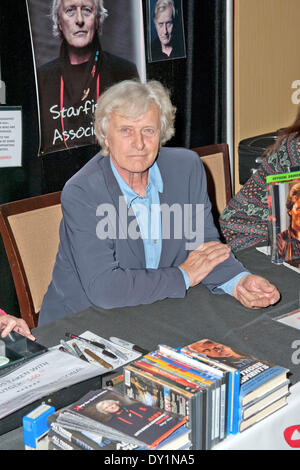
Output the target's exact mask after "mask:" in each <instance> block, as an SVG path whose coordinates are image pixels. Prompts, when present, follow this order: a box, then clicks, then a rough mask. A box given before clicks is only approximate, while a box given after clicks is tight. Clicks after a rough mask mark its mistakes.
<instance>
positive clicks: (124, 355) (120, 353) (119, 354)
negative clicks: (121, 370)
mask: <svg viewBox="0 0 300 470" xmlns="http://www.w3.org/2000/svg"><path fill="white" fill-rule="evenodd" d="M107 347H108V348H109V349H110V350H111V351H112V352H113V353H114V354H116V356H118V357H120V358H121V359H123V360H124V361H128V356H127V354H125V353H123V352H122V351H120V350H119V349H118V348H115V347H114V346H112V345H111V344H109V346H107Z"/></svg>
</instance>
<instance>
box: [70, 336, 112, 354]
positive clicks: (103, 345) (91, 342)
mask: <svg viewBox="0 0 300 470" xmlns="http://www.w3.org/2000/svg"><path fill="white" fill-rule="evenodd" d="M65 336H66V337H67V338H73V339H78V340H79V341H82V342H84V343H87V344H92V345H93V346H96V347H97V348H100V349H103V351H102V354H104V355H105V356H108V357H111V358H112V359H117V356H116V355H115V354H113V353H112V352H110V351H107V349H106V346H105V344H103V343H98V341H91V340H89V339H86V338H83V337H82V336H77V335H74V334H72V333H65Z"/></svg>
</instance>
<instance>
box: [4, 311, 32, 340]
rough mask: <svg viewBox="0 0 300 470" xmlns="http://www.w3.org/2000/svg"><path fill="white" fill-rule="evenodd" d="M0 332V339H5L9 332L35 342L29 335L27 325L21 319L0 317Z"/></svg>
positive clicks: (9, 316) (8, 316)
mask: <svg viewBox="0 0 300 470" xmlns="http://www.w3.org/2000/svg"><path fill="white" fill-rule="evenodd" d="M1 330H2V331H1ZM0 331H1V338H5V337H6V336H7V335H8V334H9V333H10V332H11V331H16V333H19V334H20V335H23V336H26V337H27V338H29V339H31V340H32V341H34V340H35V337H34V336H32V334H31V333H30V329H29V327H28V325H27V323H26V322H25V321H24V320H22V319H21V318H16V317H13V316H12V315H0Z"/></svg>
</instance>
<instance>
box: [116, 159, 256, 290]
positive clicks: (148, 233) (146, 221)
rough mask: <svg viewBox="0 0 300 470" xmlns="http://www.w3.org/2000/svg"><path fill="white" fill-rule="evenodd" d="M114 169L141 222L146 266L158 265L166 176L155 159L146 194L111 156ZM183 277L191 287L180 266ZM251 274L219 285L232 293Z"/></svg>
mask: <svg viewBox="0 0 300 470" xmlns="http://www.w3.org/2000/svg"><path fill="white" fill-rule="evenodd" d="M110 165H111V169H112V172H113V174H114V176H115V178H116V180H117V182H118V184H119V186H120V189H121V192H122V194H123V196H124V197H125V200H126V203H127V207H128V208H130V207H131V208H132V210H133V212H134V215H135V217H136V219H137V223H138V225H139V229H140V233H141V238H142V240H143V244H144V252H145V260H146V268H147V269H157V268H158V266H159V261H160V255H161V247H162V238H161V214H160V199H159V193H162V192H163V180H162V177H161V174H160V171H159V168H158V165H157V163H156V162H155V163H154V164H153V165H152V166H151V168H149V182H148V185H147V188H146V195H145V197H143V196H140V195H139V194H137V193H136V192H135V191H133V189H132V188H131V187H130V186H129V185H128V184H127V183H126V182H125V181H124V179H123V178H122V177H121V176H120V174H119V173H118V171H117V170H116V168H115V166H114V164H113V162H112V160H111V159H110ZM179 269H180V271H181V272H182V275H183V277H184V281H185V285H186V289H188V288H189V287H190V282H189V277H188V275H187V273H186V272H185V271H184V270H183V269H181V268H179ZM246 274H249V273H248V272H246V271H245V272H242V273H240V274H238V275H237V276H235V277H234V278H232V279H230V280H229V281H227V282H225V283H224V284H222V285H220V286H219V287H220V288H221V289H222V290H223V291H224V292H225V293H227V294H230V295H232V291H233V288H234V286H235V284H236V283H237V282H238V281H239V279H241V277H243V276H245V275H246Z"/></svg>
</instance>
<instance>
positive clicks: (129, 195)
mask: <svg viewBox="0 0 300 470" xmlns="http://www.w3.org/2000/svg"><path fill="white" fill-rule="evenodd" d="M109 160H110V166H111V169H112V172H113V174H114V176H115V178H116V180H117V182H118V184H119V186H120V189H121V191H122V193H123V195H124V196H125V198H126V201H127V205H128V207H130V206H131V204H132V203H133V201H134V200H135V199H137V198H140V197H141V196H140V195H139V194H137V193H136V192H135V191H133V189H132V188H131V187H130V186H129V185H128V184H127V183H126V181H125V180H124V179H123V178H122V176H121V175H120V174H119V172H118V171H117V169H116V167H115V166H114V164H113V162H112V159H111V158H110V159H109ZM152 187H153V188H154V189H156V190H157V191H158V192H160V193H162V192H163V180H162V177H161V173H160V170H159V168H158V165H157V163H156V162H154V163H153V165H152V166H151V167H150V168H149V183H148V186H147V188H146V197H147V195H148V194H149V191H151V188H152Z"/></svg>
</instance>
